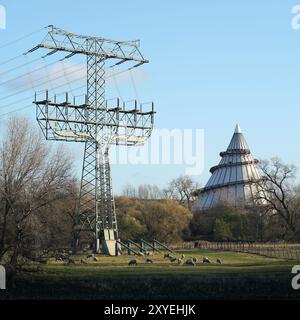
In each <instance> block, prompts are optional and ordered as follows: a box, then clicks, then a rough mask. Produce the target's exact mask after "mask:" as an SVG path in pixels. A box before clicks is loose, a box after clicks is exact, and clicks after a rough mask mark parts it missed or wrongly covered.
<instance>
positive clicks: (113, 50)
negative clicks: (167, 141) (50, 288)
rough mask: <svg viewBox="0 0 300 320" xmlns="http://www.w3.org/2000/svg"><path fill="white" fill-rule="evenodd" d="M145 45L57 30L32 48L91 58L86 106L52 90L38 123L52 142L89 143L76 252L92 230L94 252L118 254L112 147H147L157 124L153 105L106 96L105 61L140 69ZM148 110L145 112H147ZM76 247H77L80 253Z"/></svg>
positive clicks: (38, 106)
mask: <svg viewBox="0 0 300 320" xmlns="http://www.w3.org/2000/svg"><path fill="white" fill-rule="evenodd" d="M139 45H140V44H139V41H113V40H109V39H104V38H100V37H90V36H83V35H78V34H73V33H70V32H67V31H64V30H61V29H58V28H55V27H53V26H49V30H48V33H47V35H46V37H45V38H44V40H43V41H42V43H40V44H39V45H37V46H36V47H34V48H33V49H31V50H30V51H29V52H33V51H35V50H37V49H39V48H45V49H48V50H51V51H50V52H48V53H47V55H52V54H54V53H56V52H58V51H66V52H68V55H67V56H66V57H65V58H70V57H72V56H73V55H77V54H81V55H85V56H86V59H87V95H86V99H85V102H84V103H82V104H80V105H77V104H76V103H75V101H73V102H72V103H71V102H70V101H69V99H68V94H67V93H66V97H65V100H64V101H61V102H58V101H57V99H56V97H54V99H51V98H50V97H49V94H48V91H46V93H45V97H44V99H42V100H38V99H37V96H35V101H34V103H35V104H36V110H37V121H38V123H39V125H40V127H41V129H42V131H43V133H44V135H45V137H46V139H48V140H60V141H73V142H74V141H76V142H84V143H85V151H84V161H83V169H82V180H81V189H80V199H79V204H78V206H77V225H76V230H75V242H74V244H75V248H76V247H77V243H78V239H79V235H80V234H81V233H82V232H92V233H93V234H94V237H95V246H94V251H95V252H98V251H99V249H100V242H101V245H102V250H103V251H104V253H106V254H110V255H114V254H115V253H116V239H117V237H118V228H117V220H116V213H115V204H114V198H113V192H112V183H111V168H110V163H109V154H108V151H109V146H110V145H112V144H116V145H129V146H130V145H131V146H132V145H142V144H144V143H145V142H146V141H147V139H148V138H149V137H150V135H151V133H152V129H153V123H154V114H155V112H154V107H153V103H150V105H149V103H147V104H138V103H137V101H136V100H134V101H133V102H132V101H131V102H130V105H128V103H125V102H122V103H121V101H120V99H119V98H118V99H115V100H106V98H105V61H106V60H107V59H116V60H118V61H117V62H116V63H115V65H120V64H121V63H124V62H134V63H135V65H134V66H133V67H132V68H134V67H138V66H140V65H142V64H144V63H147V62H148V60H145V59H144V58H143V56H142V54H141V52H140V50H139ZM147 105H148V109H149V110H147V111H145V110H144V109H145V108H147ZM75 248H74V249H75Z"/></svg>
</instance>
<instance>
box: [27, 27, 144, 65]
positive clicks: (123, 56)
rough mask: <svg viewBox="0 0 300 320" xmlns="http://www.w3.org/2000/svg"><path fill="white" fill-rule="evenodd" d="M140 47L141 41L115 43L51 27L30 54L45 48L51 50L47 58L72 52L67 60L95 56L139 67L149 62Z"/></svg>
mask: <svg viewBox="0 0 300 320" xmlns="http://www.w3.org/2000/svg"><path fill="white" fill-rule="evenodd" d="M139 46H140V41H139V40H136V41H115V40H111V39H105V38H101V37H90V36H84V35H79V34H74V33H70V32H68V31H65V30H62V29H59V28H56V27H54V26H49V29H48V33H47V35H46V37H45V38H44V39H43V41H42V42H41V43H40V44H38V45H37V46H35V47H34V48H33V49H31V50H29V51H28V52H29V53H31V52H33V51H35V50H37V49H39V48H44V49H49V50H51V51H50V52H49V53H47V54H46V56H49V55H52V54H54V53H56V52H57V51H66V52H70V54H69V55H67V56H66V57H65V59H67V58H70V57H72V56H73V55H75V54H83V55H90V56H95V57H97V58H99V59H120V60H121V61H124V62H125V61H135V62H138V65H140V64H143V63H148V62H149V61H148V60H146V59H144V57H143V56H142V54H141V52H140V50H139ZM118 64H120V63H118ZM138 65H136V66H138Z"/></svg>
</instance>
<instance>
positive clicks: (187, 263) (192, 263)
mask: <svg viewBox="0 0 300 320" xmlns="http://www.w3.org/2000/svg"><path fill="white" fill-rule="evenodd" d="M185 264H186V265H188V266H193V267H194V266H195V265H196V263H195V262H194V261H193V259H187V260H186V261H185Z"/></svg>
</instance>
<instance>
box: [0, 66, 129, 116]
mask: <svg viewBox="0 0 300 320" xmlns="http://www.w3.org/2000/svg"><path fill="white" fill-rule="evenodd" d="M128 71H130V68H128V69H125V70H122V71H120V72H117V73H113V75H110V76H107V77H105V79H109V78H111V77H114V78H115V77H116V76H118V75H120V74H122V73H125V72H128ZM84 78H85V77H83V78H82V79H84ZM82 79H77V80H74V81H70V82H69V83H72V82H76V81H78V80H82ZM64 86H66V84H62V85H59V86H56V87H54V88H52V89H58V88H61V87H64ZM85 87H86V84H84V85H81V86H78V87H76V88H73V92H74V91H77V90H79V89H83V88H85ZM26 90H27V89H26ZM42 92H44V90H40V91H37V94H39V93H42ZM64 93H65V92H64V91H63V92H59V93H57V94H56V95H57V96H58V95H61V94H64ZM82 95H85V94H82ZM82 95H77V96H74V97H78V96H82ZM30 98H32V95H31V96H28V97H26V98H22V99H19V100H17V101H14V102H11V103H8V104H6V105H3V106H0V108H1V109H5V108H7V107H10V106H12V105H14V104H16V103H19V102H22V101H25V100H28V99H30ZM121 99H122V97H121ZM30 106H32V103H31V104H30V105H27V106H25V107H22V108H19V109H14V110H12V111H9V112H7V113H4V114H0V118H1V117H2V116H5V115H7V114H11V113H14V112H18V111H20V110H23V109H25V108H29V107H30Z"/></svg>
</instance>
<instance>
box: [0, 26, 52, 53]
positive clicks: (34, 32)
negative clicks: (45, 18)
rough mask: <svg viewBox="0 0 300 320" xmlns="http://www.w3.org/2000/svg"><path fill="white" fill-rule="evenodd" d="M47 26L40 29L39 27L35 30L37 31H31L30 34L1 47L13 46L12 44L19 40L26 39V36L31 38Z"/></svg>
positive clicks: (0, 47)
mask: <svg viewBox="0 0 300 320" xmlns="http://www.w3.org/2000/svg"><path fill="white" fill-rule="evenodd" d="M46 28H47V27H43V28H40V29H38V30H35V31H33V32H30V33H29V34H26V35H25V36H22V37H20V38H17V39H16V40H13V41H10V42H7V43H5V44H3V45H2V46H0V49H2V48H5V47H8V46H11V45H13V44H14V43H16V42H19V41H22V40H24V39H26V38H29V37H31V36H32V35H34V34H36V33H38V32H41V31H42V30H45V29H46Z"/></svg>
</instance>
